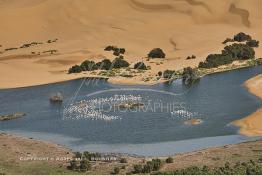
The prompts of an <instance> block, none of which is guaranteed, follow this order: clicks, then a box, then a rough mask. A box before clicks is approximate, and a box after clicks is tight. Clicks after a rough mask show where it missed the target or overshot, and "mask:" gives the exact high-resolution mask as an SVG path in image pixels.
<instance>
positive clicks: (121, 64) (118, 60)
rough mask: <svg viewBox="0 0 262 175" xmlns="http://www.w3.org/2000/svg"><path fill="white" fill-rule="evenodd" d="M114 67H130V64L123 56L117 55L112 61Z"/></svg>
mask: <svg viewBox="0 0 262 175" xmlns="http://www.w3.org/2000/svg"><path fill="white" fill-rule="evenodd" d="M112 64H113V68H123V67H128V66H129V65H130V64H129V63H128V62H127V61H125V60H124V59H123V57H117V58H115V59H114V61H113V62H112Z"/></svg>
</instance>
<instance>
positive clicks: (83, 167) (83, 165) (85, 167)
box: [79, 160, 91, 172]
mask: <svg viewBox="0 0 262 175" xmlns="http://www.w3.org/2000/svg"><path fill="white" fill-rule="evenodd" d="M79 168H80V171H82V172H86V171H90V170H91V164H90V162H89V161H88V160H81V161H80V167H79Z"/></svg>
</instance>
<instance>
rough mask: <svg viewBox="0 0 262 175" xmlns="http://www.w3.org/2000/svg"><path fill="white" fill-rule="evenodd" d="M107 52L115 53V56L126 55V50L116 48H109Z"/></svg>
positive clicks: (106, 49)
mask: <svg viewBox="0 0 262 175" xmlns="http://www.w3.org/2000/svg"><path fill="white" fill-rule="evenodd" d="M104 50H105V51H113V54H114V55H115V56H119V55H121V54H125V52H126V50H125V49H124V48H118V47H116V46H107V47H106V48H105V49H104Z"/></svg>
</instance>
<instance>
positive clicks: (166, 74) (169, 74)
mask: <svg viewBox="0 0 262 175" xmlns="http://www.w3.org/2000/svg"><path fill="white" fill-rule="evenodd" d="M175 74H176V71H173V70H165V71H164V73H163V78H165V79H171V78H172V77H173V76H174V75H175Z"/></svg>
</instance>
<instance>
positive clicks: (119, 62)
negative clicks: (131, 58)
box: [68, 56, 130, 74]
mask: <svg viewBox="0 0 262 175" xmlns="http://www.w3.org/2000/svg"><path fill="white" fill-rule="evenodd" d="M129 65H130V64H129V63H128V62H127V61H125V60H124V57H123V56H119V57H117V58H115V59H114V61H113V62H111V61H110V60H109V59H104V60H102V61H101V62H98V63H95V62H94V61H89V60H86V61H84V62H82V63H81V65H80V66H79V65H75V66H72V67H71V68H70V69H69V70H68V73H69V74H71V73H80V72H82V71H94V70H98V69H100V70H110V69H111V68H123V67H128V66H129Z"/></svg>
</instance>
